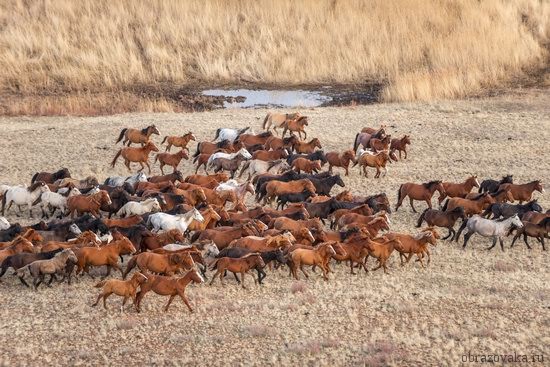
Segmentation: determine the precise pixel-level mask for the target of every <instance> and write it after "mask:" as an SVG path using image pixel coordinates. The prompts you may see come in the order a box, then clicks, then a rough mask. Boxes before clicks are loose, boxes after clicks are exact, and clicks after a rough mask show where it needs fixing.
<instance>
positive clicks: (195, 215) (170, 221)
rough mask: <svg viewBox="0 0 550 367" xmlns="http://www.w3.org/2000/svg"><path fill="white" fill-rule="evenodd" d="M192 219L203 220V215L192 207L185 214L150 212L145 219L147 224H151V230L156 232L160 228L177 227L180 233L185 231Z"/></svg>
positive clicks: (169, 228) (165, 229)
mask: <svg viewBox="0 0 550 367" xmlns="http://www.w3.org/2000/svg"><path fill="white" fill-rule="evenodd" d="M193 220H196V221H198V222H203V221H204V217H203V216H202V215H201V213H200V212H199V211H198V210H197V209H195V208H193V209H192V210H190V211H188V212H187V213H185V214H179V215H171V214H166V213H155V214H151V215H150V216H149V218H148V219H147V225H151V226H153V231H154V232H158V231H160V230H161V229H162V230H164V231H169V230H171V229H178V230H180V232H181V233H185V231H186V230H187V227H189V224H191V222H192V221H193Z"/></svg>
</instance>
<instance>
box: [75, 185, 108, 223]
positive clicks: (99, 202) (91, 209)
mask: <svg viewBox="0 0 550 367" xmlns="http://www.w3.org/2000/svg"><path fill="white" fill-rule="evenodd" d="M111 204H112V202H111V198H110V197H109V194H108V193H107V191H105V190H99V192H97V193H95V194H93V195H89V196H86V195H74V196H70V197H68V198H67V210H68V214H69V215H70V216H71V218H74V215H75V213H78V215H79V216H80V215H82V214H84V213H91V214H92V215H93V216H95V217H96V218H100V217H101V212H100V210H99V209H100V208H101V206H103V205H111Z"/></svg>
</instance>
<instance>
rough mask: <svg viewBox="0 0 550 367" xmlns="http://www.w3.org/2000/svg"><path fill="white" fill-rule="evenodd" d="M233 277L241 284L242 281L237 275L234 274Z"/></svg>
mask: <svg viewBox="0 0 550 367" xmlns="http://www.w3.org/2000/svg"><path fill="white" fill-rule="evenodd" d="M233 276H234V277H235V280H236V281H237V284H241V280H240V279H239V277H238V276H237V273H233Z"/></svg>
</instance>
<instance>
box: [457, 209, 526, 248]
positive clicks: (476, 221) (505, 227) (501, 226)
mask: <svg viewBox="0 0 550 367" xmlns="http://www.w3.org/2000/svg"><path fill="white" fill-rule="evenodd" d="M514 226H515V227H517V228H521V227H523V223H522V222H521V220H520V219H519V217H518V216H517V214H516V215H514V216H513V217H510V218H508V219H504V220H492V219H485V218H483V217H480V216H479V215H473V216H472V217H471V218H470V219H468V221H467V222H466V224H465V225H464V224H463V225H462V227H461V228H460V229H459V231H458V235H457V238H458V236H460V232H462V230H463V229H464V227H466V233H465V234H464V245H462V248H465V247H466V244H467V243H468V240H469V239H470V237H472V235H473V234H474V233H477V234H479V235H481V236H483V237H491V238H492V239H493V245H492V246H491V247H489V248H488V249H487V250H491V249H492V248H493V247H495V246H496V244H497V238H498V240H499V241H500V248H501V249H502V251H504V241H503V238H504V237H506V236H507V235H508V234H509V233H510V229H512V227H514Z"/></svg>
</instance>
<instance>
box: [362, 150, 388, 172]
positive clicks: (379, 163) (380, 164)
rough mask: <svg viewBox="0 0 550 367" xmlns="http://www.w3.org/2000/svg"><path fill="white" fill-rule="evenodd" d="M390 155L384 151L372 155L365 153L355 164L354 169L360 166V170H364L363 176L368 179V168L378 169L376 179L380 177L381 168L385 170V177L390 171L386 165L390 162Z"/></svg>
mask: <svg viewBox="0 0 550 367" xmlns="http://www.w3.org/2000/svg"><path fill="white" fill-rule="evenodd" d="M390 159H391V158H390V155H389V153H388V152H385V151H382V152H379V153H374V154H371V153H369V152H365V153H363V154H361V155H360V156H359V158H357V160H356V161H355V163H354V164H353V167H355V166H356V165H357V164H359V169H361V167H362V168H363V174H364V175H365V177H367V167H373V168H376V174H375V175H374V178H379V177H380V172H381V171H380V168H383V169H384V177H385V176H386V175H387V174H388V169H387V168H386V164H387V163H388V162H390V163H391V161H390Z"/></svg>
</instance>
